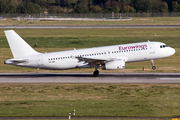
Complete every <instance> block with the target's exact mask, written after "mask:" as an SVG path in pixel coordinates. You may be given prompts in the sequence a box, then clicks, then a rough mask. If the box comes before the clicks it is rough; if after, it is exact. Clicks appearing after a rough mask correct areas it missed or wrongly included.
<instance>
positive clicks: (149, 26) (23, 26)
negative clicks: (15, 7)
mask: <svg viewBox="0 0 180 120" xmlns="http://www.w3.org/2000/svg"><path fill="white" fill-rule="evenodd" d="M0 28H1V29H24V28H31V29H38V28H39V29H43V28H44V29H45V28H50V29H52V28H54V29H55V28H57V29H58V28H63V29H68V28H87V29H88V28H180V25H12V26H0Z"/></svg>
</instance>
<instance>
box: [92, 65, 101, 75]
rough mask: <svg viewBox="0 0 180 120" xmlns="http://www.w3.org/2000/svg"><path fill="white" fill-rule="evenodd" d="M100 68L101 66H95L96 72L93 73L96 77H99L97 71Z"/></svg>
mask: <svg viewBox="0 0 180 120" xmlns="http://www.w3.org/2000/svg"><path fill="white" fill-rule="evenodd" d="M99 67H100V65H95V71H94V73H93V76H94V77H97V76H98V75H99V71H98V70H97V69H98V68H99Z"/></svg>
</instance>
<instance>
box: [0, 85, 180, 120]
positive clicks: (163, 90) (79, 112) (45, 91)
mask: <svg viewBox="0 0 180 120" xmlns="http://www.w3.org/2000/svg"><path fill="white" fill-rule="evenodd" d="M179 94H180V85H179V84H163V85H162V84H1V86H0V98H1V99H0V116H68V114H69V112H73V110H74V109H75V110H76V116H142V117H143V116H150V117H153V116H156V117H179V116H180V114H179V109H180V108H179V104H180V101H179V99H180V97H179Z"/></svg>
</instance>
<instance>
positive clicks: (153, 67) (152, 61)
mask: <svg viewBox="0 0 180 120" xmlns="http://www.w3.org/2000/svg"><path fill="white" fill-rule="evenodd" d="M151 65H152V69H153V70H155V69H156V66H154V60H151Z"/></svg>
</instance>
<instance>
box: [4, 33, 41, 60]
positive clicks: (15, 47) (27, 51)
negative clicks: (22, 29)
mask: <svg viewBox="0 0 180 120" xmlns="http://www.w3.org/2000/svg"><path fill="white" fill-rule="evenodd" d="M4 33H5V35H6V38H7V40H8V43H9V46H10V48H11V52H12V54H13V56H14V58H18V57H24V56H30V55H36V54H39V53H38V52H36V51H35V50H34V49H33V48H32V47H31V46H30V45H28V44H27V43H26V42H25V41H24V40H23V39H22V38H21V37H20V36H19V35H18V34H17V33H16V32H15V31H14V30H5V31H4Z"/></svg>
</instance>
